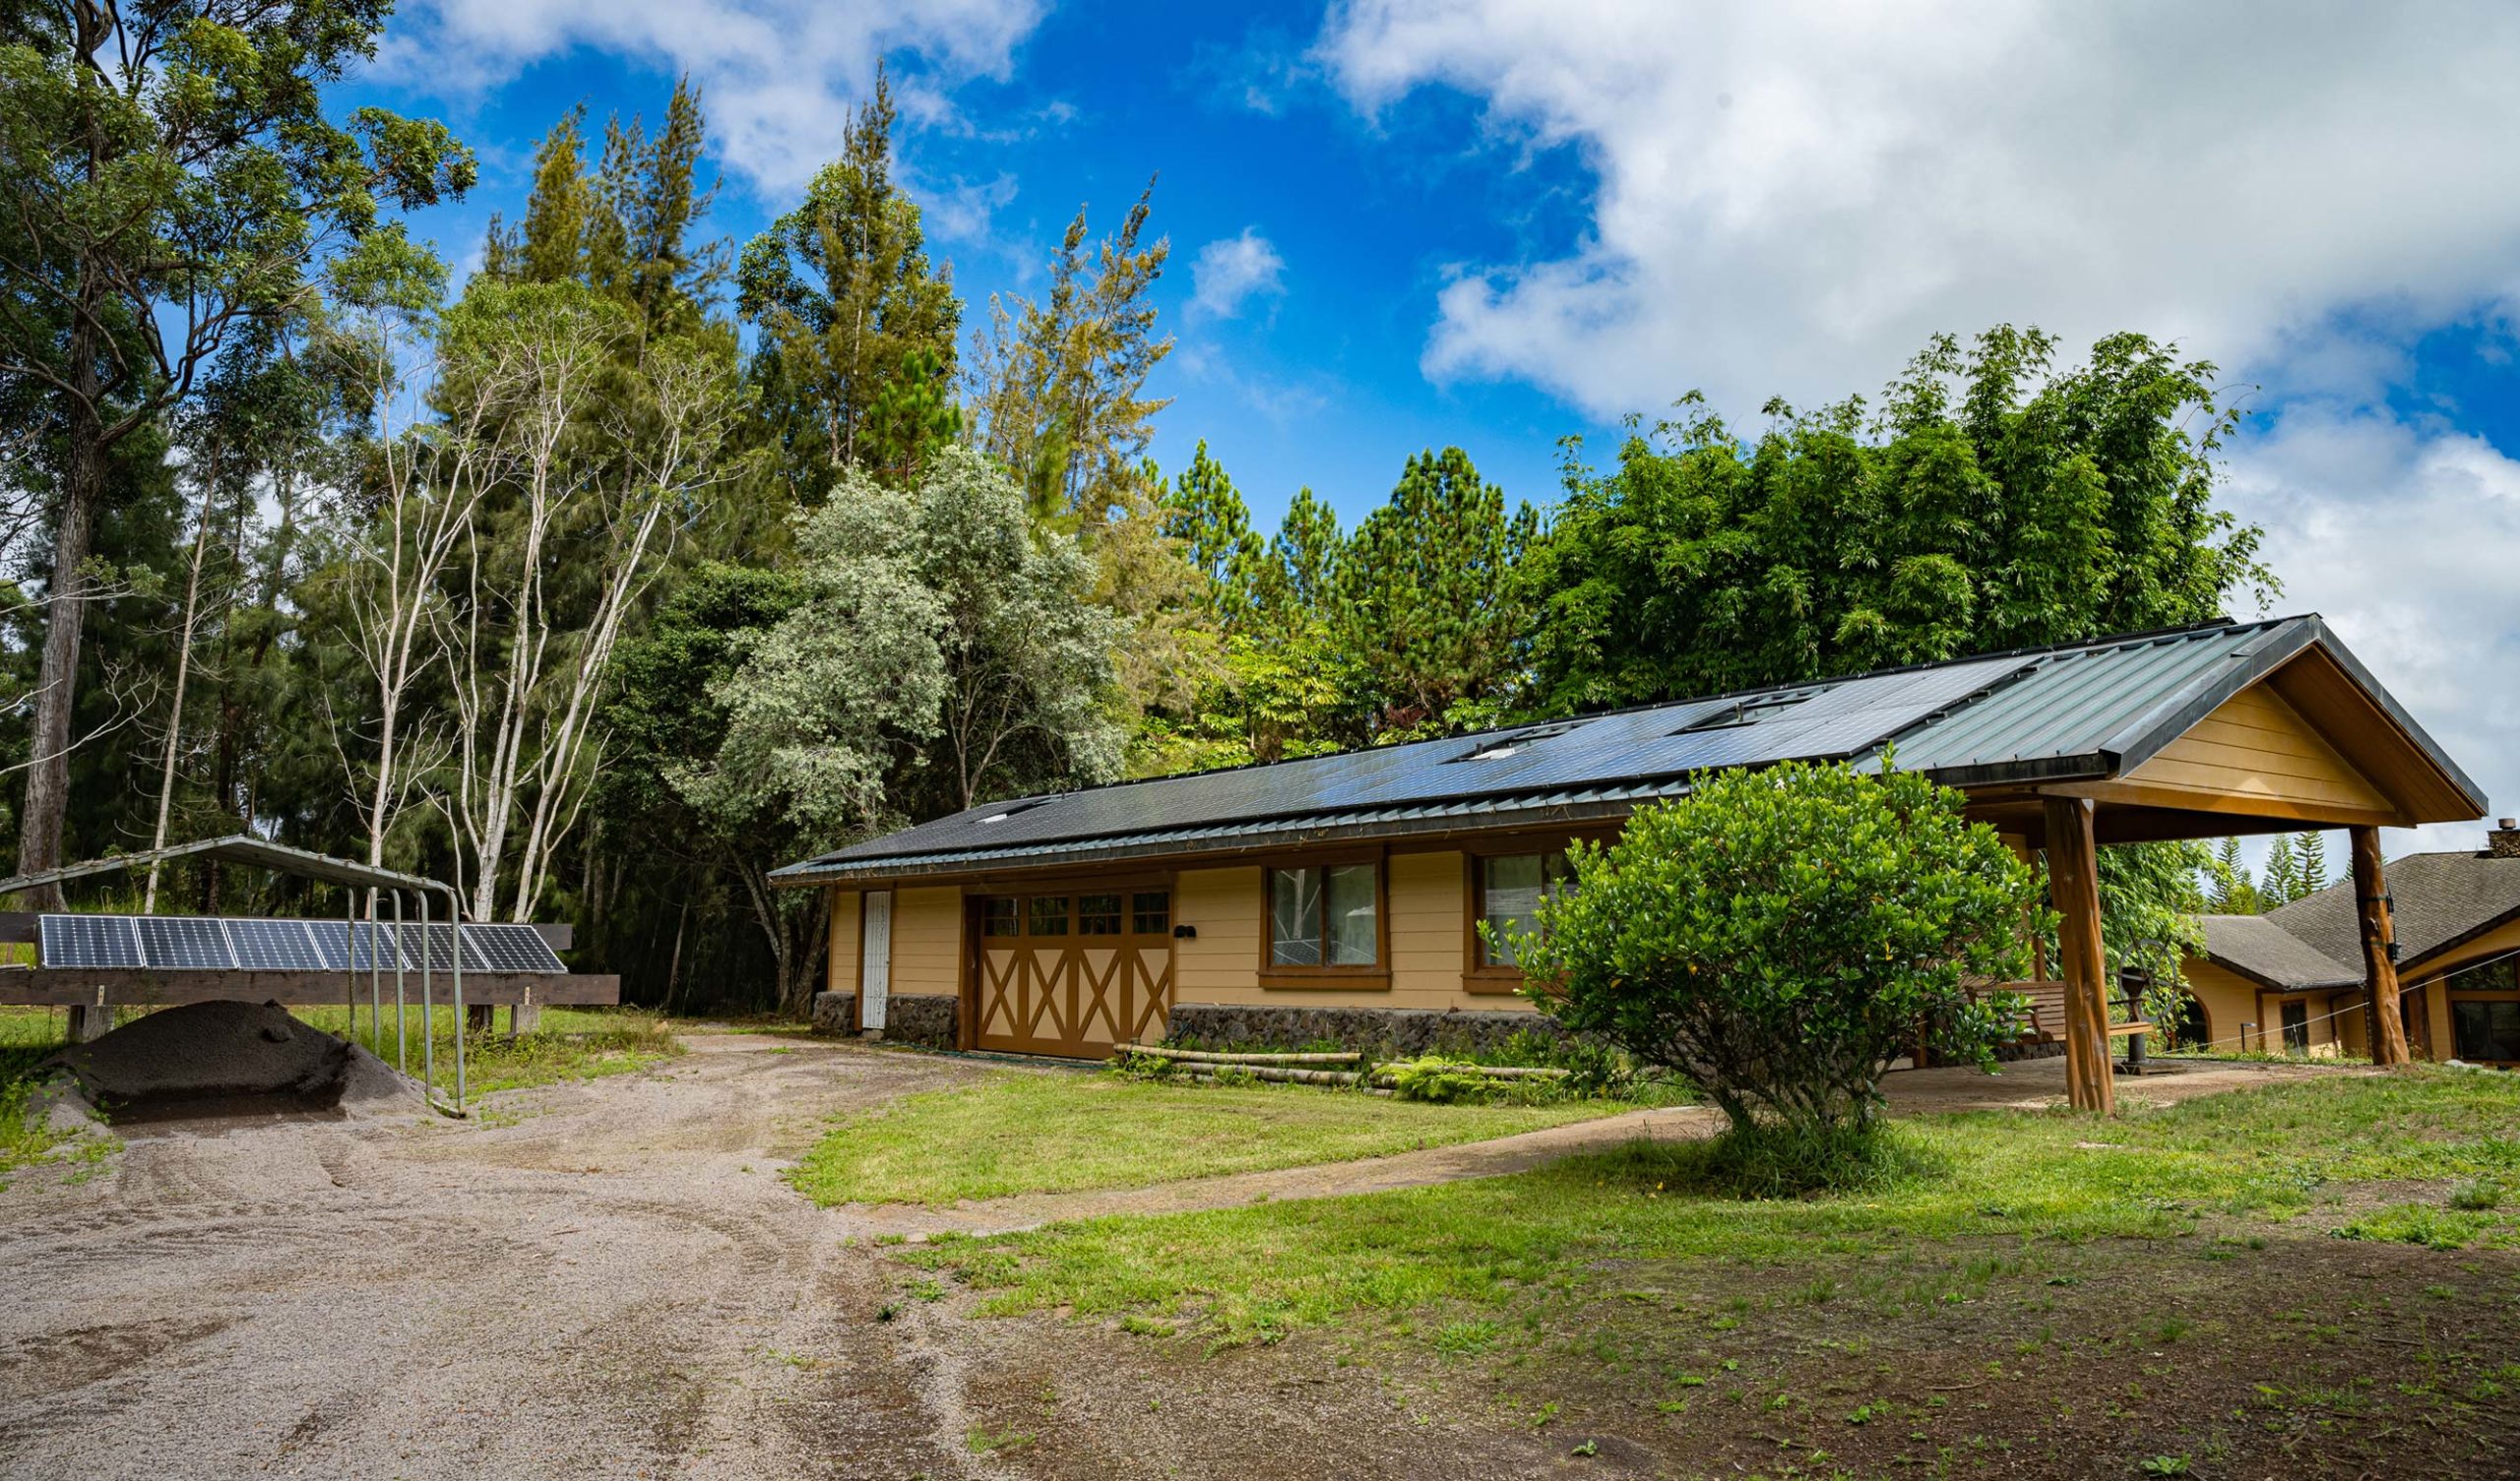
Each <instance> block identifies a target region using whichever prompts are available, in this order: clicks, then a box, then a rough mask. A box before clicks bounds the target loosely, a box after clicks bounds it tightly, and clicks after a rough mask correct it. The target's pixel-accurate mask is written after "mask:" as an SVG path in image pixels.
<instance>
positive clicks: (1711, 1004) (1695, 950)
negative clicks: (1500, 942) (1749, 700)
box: [1515, 764, 2039, 1131]
mask: <svg viewBox="0 0 2520 1481" xmlns="http://www.w3.org/2000/svg"><path fill="white" fill-rule="evenodd" d="M1568 857H1569V861H1570V863H1571V864H1572V866H1573V870H1574V876H1575V885H1574V888H1573V889H1572V890H1570V891H1569V892H1567V893H1566V894H1564V895H1560V896H1558V897H1556V898H1553V899H1550V900H1546V901H1544V902H1543V904H1542V905H1541V907H1540V931H1539V933H1538V934H1537V935H1534V934H1529V933H1523V934H1519V935H1518V936H1517V938H1516V942H1515V946H1516V950H1517V952H1518V954H1519V955H1520V959H1521V960H1522V962H1523V963H1524V970H1525V972H1526V974H1527V975H1528V977H1529V979H1530V987H1529V988H1528V991H1529V992H1530V993H1531V995H1532V996H1533V998H1534V1000H1535V1001H1536V1002H1538V1003H1539V1004H1540V1005H1541V1007H1542V1008H1543V1009H1544V1010H1545V1011H1546V1012H1548V1013H1550V1014H1552V1015H1553V1016H1554V1017H1555V1018H1557V1020H1558V1021H1559V1022H1560V1023H1561V1024H1563V1025H1564V1026H1565V1027H1567V1028H1569V1029H1572V1030H1574V1031H1575V1032H1577V1033H1580V1034H1591V1035H1595V1036H1598V1037H1600V1038H1603V1039H1607V1040H1608V1041H1609V1042H1611V1043H1614V1044H1616V1045H1618V1046H1619V1047H1620V1048H1622V1049H1625V1050H1626V1051H1627V1052H1629V1053H1630V1054H1632V1055H1634V1056H1636V1057H1637V1058H1639V1059H1641V1060H1644V1061H1647V1062H1649V1063H1653V1064H1661V1065H1669V1066H1672V1067H1674V1068H1677V1069H1679V1070H1681V1071H1683V1072H1685V1073H1686V1074H1687V1075H1688V1076H1689V1077H1690V1078H1691V1079H1692V1080H1695V1081H1696V1083H1697V1084H1698V1085H1699V1087H1700V1088H1701V1089H1703V1090H1704V1091H1705V1093H1706V1094H1707V1096H1708V1097H1709V1098H1710V1099H1711V1100H1713V1101H1714V1102H1715V1104H1716V1105H1718V1106H1720V1107H1722V1108H1723V1110H1724V1112H1725V1114H1726V1115H1727V1116H1728V1117H1729V1118H1730V1119H1731V1121H1732V1123H1733V1126H1734V1127H1735V1128H1736V1129H1748V1128H1750V1127H1752V1126H1753V1125H1754V1124H1755V1123H1757V1122H1758V1121H1760V1120H1761V1119H1772V1120H1776V1121H1781V1122H1784V1123H1787V1124H1789V1125H1792V1126H1795V1127H1797V1128H1802V1129H1806V1130H1815V1131H1827V1130H1831V1129H1835V1128H1841V1127H1858V1128H1860V1127H1863V1126H1867V1125H1869V1124H1870V1123H1871V1121H1872V1119H1873V1117H1874V1115H1875V1114H1876V1112H1877V1111H1878V1109H1879V1107H1880V1103H1881V1102H1880V1090H1879V1080H1880V1077H1881V1074H1882V1072H1883V1071H1884V1069H1886V1068H1887V1066H1888V1065H1889V1063H1890V1061H1891V1060H1893V1059H1895V1058H1897V1057H1899V1056H1900V1055H1902V1054H1904V1053H1906V1052H1907V1051H1908V1050H1909V1048H1910V1047H1911V1046H1912V1045H1913V1043H1914V1041H1915V1038H1916V1035H1917V1032H1918V1025H1920V1024H1930V1025H1933V1029H1934V1032H1935V1034H1936V1037H1937V1040H1938V1044H1937V1047H1938V1048H1939V1049H1940V1050H1941V1051H1943V1052H1946V1053H1951V1054H1956V1055H1974V1056H1979V1057H1985V1056H1987V1055H1988V1053H1989V1048H1990V1046H1991V1044H1992V1043H1993V1042H1994V1039H1995V1037H1996V1034H1997V1031H1998V1027H1997V1019H1996V1015H1995V1013H1994V1011H1993V1010H1992V1009H1991V1008H1990V1007H1989V1006H1987V1005H1985V1004H1984V1003H1981V1002H1979V1001H1977V1000H1975V999H1973V998H1971V997H1970V996H1969V995H1968V994H1967V993H1966V992H1964V991H1963V990H1962V986H1961V984H1962V981H1963V980H1964V978H1967V977H2007V976H2017V975H2019V974H2020V971H2021V969H2022V966H2023V959H2022V958H2023V951H2022V947H2021V942H2020V930H2021V922H2022V920H2023V918H2024V916H2025V915H2026V914H2030V915H2036V914H2038V913H2039V907H2038V904H2037V896H2036V893H2035V890H2034V888H2033V885H2032V881H2031V878H2030V875H2029V872H2028V871H2027V870H2025V869H2024V868H2023V867H2022V865H2021V863H2020V861H2019V860H2017V859H2015V858H2014V857H2013V855H2012V853H2011V851H2010V850H2009V849H2007V848H2006V847H2005V846H2004V845H2003V843H2002V841H2001V840H2000V839H1998V838H1997V837H1996V836H1995V833H1994V832H1993V831H1992V830H1991V829H1988V828H1986V827H1985V826H1984V825H1972V824H1970V823H1968V822H1966V821H1965V820H1964V819H1963V817H1962V815H1961V799H1960V796H1959V794H1958V793H1956V792H1952V791H1949V790H1947V789H1944V788H1939V787H1936V786H1934V785H1933V784H1932V783H1931V782H1928V781H1926V780H1925V779H1924V778H1922V776H1917V775H1914V774H1912V773H1909V772H1904V771H1897V770H1896V769H1895V768H1890V769H1885V770H1884V771H1882V772H1881V774H1879V775H1867V774H1863V773H1859V772H1858V771H1854V770H1853V769H1851V768H1848V767H1844V766H1804V765H1799V764H1789V765H1786V766H1781V767H1776V768H1772V769H1769V770H1766V771H1728V772H1706V773H1701V774H1700V775H1698V776H1697V777H1695V778H1693V782H1692V789H1691V792H1690V794H1689V795H1688V796H1687V797H1685V798H1683V799H1680V800H1678V801H1675V802H1670V803H1666V804H1662V805H1657V806H1651V807H1647V808H1643V809H1640V810H1639V811H1638V812H1637V813H1636V815H1635V816H1634V817H1633V818H1632V819H1631V820H1630V821H1629V823H1628V826H1627V829H1626V831H1625V833H1623V834H1622V835H1621V836H1620V837H1619V838H1618V839H1617V840H1616V841H1614V842H1612V843H1610V844H1608V845H1607V846H1603V845H1597V844H1584V845H1580V846H1578V847H1577V848H1576V849H1574V850H1572V851H1571V852H1570V854H1569V856H1568Z"/></svg>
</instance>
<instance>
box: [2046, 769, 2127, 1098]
mask: <svg viewBox="0 0 2520 1481" xmlns="http://www.w3.org/2000/svg"><path fill="white" fill-rule="evenodd" d="M2046 811H2047V894H2048V898H2049V899H2050V900H2051V901H2052V902H2053V903H2054V905H2055V907H2056V915H2057V926H2056V955H2057V956H2059V957H2061V958H2062V959H2061V960H2060V961H2059V962H2058V963H2057V964H2058V965H2059V966H2060V967H2062V968H2063V970H2064V977H2065V1088H2066V1092H2067V1094H2068V1095H2069V1096H2070V1097H2071V1098H2072V1100H2073V1103H2074V1106H2075V1108H2076V1109H2078V1110H2085V1111H2098V1112H2100V1113H2101V1114H2102V1115H2104V1116H2108V1115H2113V1114H2115V1112H2116V1110H2117V1089H2116V1085H2115V1084H2114V1083H2113V1082H2112V1080H2110V1070H2109V997H2108V987H2107V985H2106V983H2105V981H2104V978H2105V977H2106V976H2107V975H2108V970H2109V968H2108V963H2107V959H2106V958H2105V957H2104V956H2103V955H2102V953H2101V943H2100V873H2099V870H2100V860H2099V850H2098V847H2097V845H2095V844H2094V843H2093V841H2092V832H2091V818H2092V804H2091V803H2090V802H2089V801H2087V800H2085V799H2083V798H2080V797H2049V798H2047V803H2046Z"/></svg>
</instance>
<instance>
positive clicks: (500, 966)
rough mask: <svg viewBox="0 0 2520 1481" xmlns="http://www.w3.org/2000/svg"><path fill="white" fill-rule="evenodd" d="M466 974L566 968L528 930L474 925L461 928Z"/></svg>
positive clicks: (528, 927) (536, 935) (539, 933)
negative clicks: (462, 930) (467, 972)
mask: <svg viewBox="0 0 2520 1481" xmlns="http://www.w3.org/2000/svg"><path fill="white" fill-rule="evenodd" d="M464 966H465V969H466V970H467V971H485V972H560V971H566V970H568V968H566V967H564V966H562V965H561V964H560V957H559V956H558V954H557V953H555V952H553V951H552V950H551V948H550V946H549V945H548V944H547V943H545V942H544V941H543V939H542V933H541V932H539V931H536V929H534V928H533V927H532V926H520V925H478V926H466V927H465V928H464Z"/></svg>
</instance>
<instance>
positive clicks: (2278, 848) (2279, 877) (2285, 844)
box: [2257, 833, 2303, 910]
mask: <svg viewBox="0 0 2520 1481" xmlns="http://www.w3.org/2000/svg"><path fill="white" fill-rule="evenodd" d="M2257 877H2258V886H2257V894H2258V897H2259V898H2260V899H2261V900H2263V901H2264V902H2265V907H2266V908H2267V909H2269V910H2272V909H2274V908H2276V907H2277V906H2279V905H2289V904H2291V903H2292V902H2293V901H2295V900H2297V899H2299V898H2300V897H2301V895H2302V894H2303V891H2302V889H2301V866H2300V862H2299V858H2297V857H2296V855H2295V853H2294V849H2293V836H2292V834H2290V833H2277V834H2276V835H2275V843H2274V846H2272V847H2270V848H2269V849H2267V851H2266V867H2265V868H2263V869H2261V870H2259V871H2258V876H2257Z"/></svg>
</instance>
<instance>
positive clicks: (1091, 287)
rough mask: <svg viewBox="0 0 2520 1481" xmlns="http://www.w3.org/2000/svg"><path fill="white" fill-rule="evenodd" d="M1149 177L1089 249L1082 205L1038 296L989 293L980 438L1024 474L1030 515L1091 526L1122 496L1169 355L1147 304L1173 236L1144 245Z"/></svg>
mask: <svg viewBox="0 0 2520 1481" xmlns="http://www.w3.org/2000/svg"><path fill="white" fill-rule="evenodd" d="M1154 195H1155V185H1154V182H1152V181H1150V182H1148V184H1147V188H1146V190H1145V191H1144V192H1142V193H1141V194H1140V195H1139V196H1138V199H1137V203H1136V204H1135V205H1134V206H1132V207H1130V208H1129V213H1128V215H1127V216H1124V217H1122V218H1121V222H1120V229H1119V230H1118V231H1115V232H1113V233H1112V234H1111V235H1110V236H1108V237H1106V238H1104V239H1103V242H1102V244H1101V245H1100V246H1099V247H1097V248H1096V249H1095V250H1094V251H1093V253H1092V254H1091V256H1090V257H1089V255H1088V253H1087V250H1086V216H1085V210H1084V208H1083V207H1079V208H1078V209H1077V213H1076V218H1075V219H1074V220H1071V221H1069V222H1068V226H1067V231H1066V233H1065V234H1064V235H1062V236H1061V237H1060V239H1059V249H1058V252H1057V254H1056V255H1055V256H1054V257H1052V258H1051V260H1050V286H1049V291H1048V292H1047V293H1046V294H1044V295H1043V296H1042V297H1040V298H1038V299H1034V298H1022V297H999V296H997V295H994V294H993V295H991V296H990V298H989V327H988V332H987V335H986V337H985V338H982V337H979V336H977V335H976V336H975V337H974V344H973V357H972V358H973V364H972V373H971V382H972V398H971V409H972V421H973V426H974V430H975V432H976V434H977V436H976V445H977V447H978V448H979V449H980V450H981V451H982V452H984V453H987V454H989V455H990V456H991V457H993V458H995V459H997V460H998V461H999V462H1000V463H1004V464H1006V466H1008V467H1009V468H1012V469H1014V470H1015V471H1016V473H1017V475H1018V476H1019V477H1021V478H1022V479H1023V482H1024V488H1025V493H1026V496H1027V498H1028V500H1029V502H1030V504H1031V506H1032V509H1033V512H1034V514H1035V515H1036V516H1037V517H1039V518H1041V519H1047V520H1056V521H1060V522H1062V523H1064V524H1065V525H1068V526H1069V527H1072V528H1078V529H1084V530H1088V531H1091V530H1092V529H1093V528H1094V527H1095V526H1097V525H1102V524H1103V523H1104V522H1105V521H1107V520H1108V519H1109V518H1110V512H1111V511H1112V509H1113V508H1114V507H1117V506H1124V505H1126V504H1127V503H1128V502H1129V501H1130V497H1131V493H1132V491H1133V490H1134V489H1135V486H1136V483H1137V480H1138V473H1139V467H1138V463H1139V460H1140V459H1142V458H1143V457H1144V456H1145V453H1146V446H1147V440H1148V438H1149V436H1150V435H1151V426H1150V424H1151V423H1152V422H1153V420H1154V417H1155V414H1156V413H1157V412H1159V411H1161V410H1163V409H1164V408H1165V406H1166V405H1167V404H1168V403H1169V402H1168V401H1158V400H1152V399H1150V398H1148V397H1147V396H1146V395H1145V387H1146V379H1147V377H1148V375H1150V374H1151V373H1153V371H1154V370H1155V367H1156V366H1157V365H1159V364H1161V363H1162V362H1163V360H1164V357H1165V356H1166V355H1168V354H1170V353H1171V352H1172V338H1171V336H1169V335H1166V336H1163V337H1161V338H1158V336H1157V334H1156V327H1155V320H1156V311H1155V305H1154V303H1153V302H1151V301H1150V300H1149V296H1148V295H1149V293H1150V292H1151V291H1152V290H1153V288H1154V286H1155V283H1156V280H1157V279H1158V278H1162V277H1163V276H1164V264H1165V260H1166V258H1167V257H1169V256H1170V255H1171V251H1172V246H1171V243H1170V242H1169V241H1166V240H1158V241H1157V242H1156V243H1155V244H1154V245H1152V246H1140V245H1139V242H1140V240H1141V239H1142V238H1143V237H1144V235H1145V232H1146V223H1147V217H1148V216H1149V215H1150V213H1151V212H1152V210H1153V206H1152V201H1153V198H1154Z"/></svg>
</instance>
